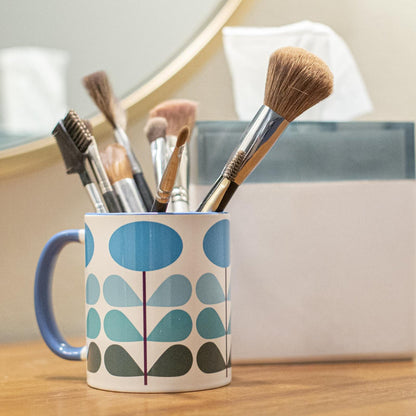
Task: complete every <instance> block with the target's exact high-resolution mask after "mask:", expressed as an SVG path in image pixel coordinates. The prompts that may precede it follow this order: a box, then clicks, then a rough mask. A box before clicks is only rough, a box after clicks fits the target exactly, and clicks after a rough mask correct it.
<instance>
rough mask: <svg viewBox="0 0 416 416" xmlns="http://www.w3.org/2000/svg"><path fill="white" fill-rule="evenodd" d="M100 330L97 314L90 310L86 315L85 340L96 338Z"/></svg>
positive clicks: (92, 309)
mask: <svg viewBox="0 0 416 416" xmlns="http://www.w3.org/2000/svg"><path fill="white" fill-rule="evenodd" d="M100 329H101V320H100V316H99V315H98V312H97V311H96V310H95V309H94V308H91V309H90V310H89V311H88V314H87V338H92V339H94V338H97V337H98V334H99V333H100Z"/></svg>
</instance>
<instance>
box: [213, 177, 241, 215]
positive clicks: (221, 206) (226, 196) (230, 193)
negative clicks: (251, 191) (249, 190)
mask: <svg viewBox="0 0 416 416" xmlns="http://www.w3.org/2000/svg"><path fill="white" fill-rule="evenodd" d="M237 188H238V185H237V184H236V183H235V182H231V183H230V186H229V187H228V189H227V191H226V192H225V194H224V196H223V198H222V199H221V202H220V204H219V205H218V208H217V209H216V210H215V211H216V212H223V211H224V210H225V207H226V206H227V204H228V203H229V202H230V199H231V198H232V196H233V195H234V192H235V191H236V190H237Z"/></svg>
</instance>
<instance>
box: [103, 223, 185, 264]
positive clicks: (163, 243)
mask: <svg viewBox="0 0 416 416" xmlns="http://www.w3.org/2000/svg"><path fill="white" fill-rule="evenodd" d="M109 249H110V254H111V257H112V258H113V259H114V260H115V261H116V262H117V263H118V264H119V265H120V266H122V267H125V268H126V269H129V270H135V271H141V272H143V271H152V270H158V269H162V268H164V267H167V266H169V265H170V264H172V263H173V262H175V261H176V260H177V259H178V258H179V256H180V255H181V253H182V249H183V243H182V239H181V237H180V236H179V234H178V233H177V232H176V231H175V230H174V229H172V228H170V227H168V226H167V225H164V224H160V223H157V222H150V221H138V222H132V223H129V224H126V225H123V226H121V227H120V228H118V229H117V230H116V231H114V233H113V235H112V236H111V238H110V243H109Z"/></svg>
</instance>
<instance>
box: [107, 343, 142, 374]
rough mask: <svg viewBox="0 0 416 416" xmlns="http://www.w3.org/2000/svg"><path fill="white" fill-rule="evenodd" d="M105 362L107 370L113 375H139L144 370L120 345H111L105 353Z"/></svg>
mask: <svg viewBox="0 0 416 416" xmlns="http://www.w3.org/2000/svg"><path fill="white" fill-rule="evenodd" d="M104 363H105V368H106V369H107V371H108V372H109V373H110V374H111V375H113V376H119V377H137V376H142V375H143V371H142V370H141V369H140V367H139V366H138V365H137V364H136V362H135V361H134V360H133V358H131V355H130V354H129V353H128V352H127V351H126V350H125V349H124V348H123V347H121V346H120V345H116V344H114V345H110V346H109V347H108V348H107V350H106V352H105V354H104Z"/></svg>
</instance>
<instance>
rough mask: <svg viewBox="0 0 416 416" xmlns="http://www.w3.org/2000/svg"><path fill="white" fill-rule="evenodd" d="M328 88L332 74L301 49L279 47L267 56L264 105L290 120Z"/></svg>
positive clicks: (329, 92) (324, 93)
mask: <svg viewBox="0 0 416 416" xmlns="http://www.w3.org/2000/svg"><path fill="white" fill-rule="evenodd" d="M332 88H333V75H332V73H331V71H330V70H329V68H328V66H327V65H326V64H325V62H323V61H322V60H321V59H320V58H318V57H317V56H315V55H314V54H312V53H310V52H308V51H306V50H305V49H302V48H295V47H286V48H281V49H278V50H276V51H275V52H274V53H273V54H272V55H271V57H270V61H269V69H268V73H267V79H266V90H265V95H264V104H265V105H267V106H268V107H269V108H271V109H272V110H273V111H274V112H275V113H277V114H279V115H281V116H282V117H284V118H285V119H286V120H288V121H293V120H294V119H295V118H296V117H298V116H299V115H301V114H302V113H303V112H304V111H306V110H308V109H309V108H311V107H312V106H314V105H315V104H317V103H318V102H320V101H322V100H323V99H325V98H326V97H328V96H329V95H330V94H331V92H332Z"/></svg>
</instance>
